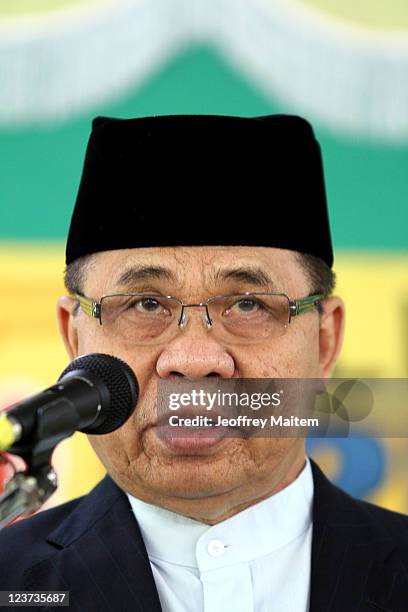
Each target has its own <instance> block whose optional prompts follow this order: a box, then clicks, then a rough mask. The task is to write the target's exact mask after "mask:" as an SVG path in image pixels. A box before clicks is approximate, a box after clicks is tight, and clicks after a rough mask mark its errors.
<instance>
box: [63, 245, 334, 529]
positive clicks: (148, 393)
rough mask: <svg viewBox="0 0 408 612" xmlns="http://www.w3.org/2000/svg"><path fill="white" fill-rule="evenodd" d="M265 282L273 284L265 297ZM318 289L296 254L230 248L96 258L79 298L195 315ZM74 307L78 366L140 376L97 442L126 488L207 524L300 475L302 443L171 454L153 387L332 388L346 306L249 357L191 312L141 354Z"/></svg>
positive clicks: (67, 328) (69, 342)
mask: <svg viewBox="0 0 408 612" xmlns="http://www.w3.org/2000/svg"><path fill="white" fill-rule="evenodd" d="M143 266H146V267H149V268H152V267H156V268H159V267H160V268H166V269H167V270H168V271H169V274H168V275H167V274H158V273H150V274H149V273H144V274H140V268H141V267H143ZM132 269H133V270H134V271H135V272H136V273H134V274H132V273H129V274H126V279H125V281H126V282H124V280H121V281H120V280H119V279H120V277H122V279H123V277H124V272H127V271H130V270H132ZM227 272H228V273H227ZM222 278H223V280H221V279H222ZM216 279H217V280H216ZM261 279H262V285H260V284H259V283H260V282H261ZM265 279H270V281H268V283H269V284H268V286H265ZM313 289H314V288H313V287H311V286H310V284H309V281H308V279H307V276H306V274H305V272H304V271H303V269H302V267H301V265H300V264H299V263H298V262H297V260H296V258H295V254H294V253H293V252H291V251H288V250H284V249H274V248H266V247H265V248H264V247H256V248H253V247H226V246H225V247H166V248H140V249H123V250H117V251H107V252H102V253H97V254H95V255H94V257H93V260H92V263H91V265H90V267H89V269H88V270H87V274H86V279H85V285H84V287H83V291H84V294H85V295H86V296H88V297H92V298H94V299H99V298H100V297H101V296H102V295H104V294H109V293H120V292H140V293H155V294H156V293H159V294H162V295H172V296H175V297H177V298H179V299H180V300H182V301H183V302H184V303H189V304H191V303H198V302H203V301H205V300H206V299H207V298H208V297H210V296H215V295H223V294H232V293H244V292H246V291H254V292H256V291H259V292H261V291H278V292H283V293H286V294H287V295H288V296H289V297H290V298H300V297H304V296H306V295H308V294H309V293H310V291H312V290H313ZM73 306H74V303H73V301H72V300H69V299H68V298H61V300H60V305H59V316H60V326H61V330H62V333H63V336H64V339H65V342H66V346H67V348H68V352H69V354H70V357H71V358H74V357H76V356H78V355H82V354H86V353H95V352H99V353H108V354H112V355H115V356H117V357H120V358H121V359H123V360H124V361H126V362H127V363H128V364H129V365H130V366H131V367H132V369H133V370H134V372H135V374H136V376H137V379H138V382H139V386H140V398H139V402H138V405H137V408H136V410H135V412H134V413H133V415H132V416H131V417H130V418H129V419H128V421H127V422H126V423H125V424H124V425H123V426H122V427H120V428H119V429H118V430H116V431H114V432H112V433H110V434H107V435H104V436H89V439H90V441H91V444H92V446H93V448H94V450H95V452H96V453H97V455H98V456H99V458H100V459H101V461H102V462H103V464H104V465H105V467H106V469H107V471H108V472H109V473H110V475H111V476H112V478H113V479H114V480H115V481H116V482H117V483H118V484H119V486H120V487H121V488H123V489H124V490H126V491H128V492H129V493H131V494H133V495H135V496H136V497H139V498H141V499H144V500H145V501H147V502H150V503H155V504H157V505H161V506H164V507H168V508H170V509H172V510H174V511H178V512H182V513H185V514H188V515H190V516H195V517H196V518H202V519H203V520H204V519H205V520H208V521H209V522H210V521H212V520H214V521H215V520H216V519H217V517H221V516H226V515H227V514H228V511H229V510H230V509H232V508H240V507H245V506H246V505H249V504H250V503H251V501H252V500H256V499H260V498H263V497H265V496H267V495H268V494H270V493H271V492H272V491H273V490H275V489H276V487H279V486H280V485H279V483H282V482H283V479H284V478H285V475H287V474H288V473H289V472H290V469H291V467H292V468H293V466H294V465H297V466H298V471H299V469H301V466H302V465H303V460H304V441H303V440H302V439H301V438H297V439H288V438H286V439H282V438H280V439H277V438H260V437H254V438H247V439H243V438H232V437H227V438H223V439H221V440H220V441H219V442H217V443H216V444H214V445H212V446H209V447H208V448H204V449H200V450H199V451H198V452H197V453H191V452H189V453H188V454H185V453H183V452H181V451H180V452H177V451H175V450H174V449H171V448H168V447H167V445H166V444H165V443H164V442H163V440H161V439H160V437H159V436H158V435H157V434H156V430H155V427H154V425H155V420H156V414H155V413H156V410H155V401H156V392H157V384H158V381H159V380H160V379H169V378H171V377H175V376H182V377H186V378H187V379H194V380H197V379H200V378H204V377H209V376H216V377H221V378H232V377H237V378H275V377H284V378H291V377H296V378H314V377H323V376H328V375H329V373H330V371H331V369H332V367H333V365H334V361H335V359H336V356H337V354H338V352H339V349H340V344H341V337H342V319H343V306H342V304H341V302H340V300H338V298H331V299H329V300H327V302H326V306H325V314H324V315H323V317H322V320H321V321H320V320H319V315H318V313H317V311H316V309H314V310H312V311H310V312H308V313H306V314H303V315H302V316H298V317H294V318H293V319H292V321H291V323H290V325H289V326H288V328H287V330H286V333H285V334H284V335H282V336H280V337H279V338H276V339H268V340H265V341H262V342H259V343H254V344H249V345H248V344H239V343H238V344H234V343H231V344H228V345H227V344H226V343H222V342H220V341H218V340H217V334H216V333H212V331H211V330H210V331H209V330H207V329H206V327H205V326H204V325H203V322H202V312H201V310H202V309H200V308H191V309H188V313H189V322H188V325H187V327H186V328H185V329H178V330H177V331H176V333H175V335H174V336H173V338H172V339H171V340H170V341H168V342H167V343H165V344H164V343H162V344H157V343H156V344H154V345H143V346H138V345H135V344H134V343H132V342H129V341H128V340H127V339H126V338H118V337H113V335H112V334H109V333H107V331H106V328H105V327H104V326H103V325H102V326H101V325H99V322H98V321H97V320H96V319H92V318H90V317H88V316H87V315H85V314H84V313H83V312H82V311H81V310H79V311H75V309H74V307H73Z"/></svg>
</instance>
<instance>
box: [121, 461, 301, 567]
mask: <svg viewBox="0 0 408 612" xmlns="http://www.w3.org/2000/svg"><path fill="white" fill-rule="evenodd" d="M126 494H127V496H128V499H129V502H130V504H131V507H132V509H133V512H134V514H135V517H136V520H137V522H138V524H139V527H140V530H141V532H142V536H143V540H144V543H145V546H146V550H147V553H148V555H149V558H150V559H160V560H162V561H166V562H168V563H173V564H176V565H183V566H187V567H198V566H200V568H201V569H203V567H202V560H203V559H204V558H206V555H203V551H204V550H205V549H206V548H207V547H208V544H209V543H210V542H212V541H214V540H217V541H220V542H222V543H224V545H225V547H226V551H227V554H225V555H222V556H220V557H219V558H218V559H215V561H216V565H217V566H218V567H225V566H226V565H232V564H236V563H242V562H248V561H252V560H254V559H258V558H260V557H263V556H265V555H268V554H270V553H272V552H274V551H275V550H277V549H279V548H281V547H283V546H285V545H286V544H289V542H291V541H293V540H294V539H296V538H297V537H299V536H300V535H301V534H302V533H304V532H305V531H306V529H307V528H308V527H309V526H310V525H311V523H312V502H313V476H312V470H311V466H310V462H309V459H308V458H307V457H306V463H305V466H304V467H303V469H302V471H301V473H300V474H299V475H298V477H297V478H296V479H295V480H294V481H293V482H292V483H290V484H289V485H288V486H287V487H285V488H284V489H282V490H280V491H278V493H275V494H274V495H271V496H270V497H268V498H267V499H264V500H262V501H260V502H258V503H256V504H254V505H253V506H250V507H249V508H246V509H245V510H242V511H241V512H238V513H237V514H235V515H234V516H232V517H230V518H229V519H226V520H225V521H222V522H221V523H218V524H217V525H212V526H210V525H206V524H204V523H201V522H199V521H196V520H194V519H191V518H188V517H186V516H183V515H181V514H176V513H175V512H171V511H170V510H166V509H165V508H161V507H159V506H154V505H152V504H147V503H146V502H144V501H142V500H140V499H138V498H136V497H133V496H132V495H130V494H129V493H126ZM200 561H201V562H200ZM211 568H213V569H214V559H213V560H212V564H211Z"/></svg>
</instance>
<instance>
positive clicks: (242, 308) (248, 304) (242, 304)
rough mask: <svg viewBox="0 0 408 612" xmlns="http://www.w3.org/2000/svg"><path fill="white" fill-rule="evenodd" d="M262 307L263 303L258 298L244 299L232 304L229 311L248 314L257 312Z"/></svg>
mask: <svg viewBox="0 0 408 612" xmlns="http://www.w3.org/2000/svg"><path fill="white" fill-rule="evenodd" d="M260 308H262V304H260V303H259V302H257V301H256V300H251V299H242V300H238V301H237V302H235V304H232V306H230V307H229V308H228V311H230V312H235V313H236V314H246V313H253V312H256V311H257V310H258V309H260Z"/></svg>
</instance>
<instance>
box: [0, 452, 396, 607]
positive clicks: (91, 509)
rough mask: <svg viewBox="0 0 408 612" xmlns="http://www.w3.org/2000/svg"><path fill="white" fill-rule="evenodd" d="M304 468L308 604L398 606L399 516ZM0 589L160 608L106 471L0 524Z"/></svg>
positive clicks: (137, 538) (134, 531)
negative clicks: (308, 498)
mask: <svg viewBox="0 0 408 612" xmlns="http://www.w3.org/2000/svg"><path fill="white" fill-rule="evenodd" d="M312 471H313V480H314V487H315V495H314V505H313V540H312V569H311V571H312V573H311V602H310V612H357V611H359V612H378V611H383V612H408V517H407V516H405V515H402V514H397V513H395V512H390V511H387V510H384V509H383V508H379V507H378V506H374V505H372V504H369V503H366V502H362V501H358V500H356V499H354V498H352V497H350V496H349V495H347V494H346V493H345V492H344V491H342V490H341V489H339V488H337V487H336V486H334V485H333V484H332V483H331V482H330V481H329V480H327V478H326V477H325V476H324V474H323V473H322V472H321V470H320V469H319V467H318V466H317V465H316V464H315V463H314V462H313V461H312ZM0 590H47V591H49V590H65V591H67V590H69V591H70V597H71V605H70V608H69V610H70V611H71V612H74V611H75V612H94V611H95V612H160V611H161V607H160V602H159V598H158V595H157V591H156V587H155V583H154V580H153V576H152V572H151V568H150V564H149V560H148V557H147V554H146V549H145V546H144V543H143V540H142V537H141V534H140V531H139V528H138V525H137V522H136V521H135V519H134V515H133V512H132V510H131V507H130V505H129V502H128V499H127V497H126V495H125V494H124V493H123V492H122V491H121V489H119V487H118V486H117V485H116V484H115V483H114V482H113V480H112V479H111V478H110V477H109V476H108V475H107V476H106V477H105V478H104V479H103V480H102V481H101V482H100V483H99V484H98V485H97V486H96V487H95V488H94V489H93V490H92V491H91V492H90V493H89V494H88V495H86V496H83V497H80V498H78V499H75V500H73V501H70V502H67V503H65V504H62V505H60V506H57V507H56V508H51V509H49V510H45V511H43V512H40V513H39V514H37V515H35V516H33V517H31V518H28V519H25V520H24V521H21V522H19V523H16V524H15V525H12V526H10V527H7V528H5V529H3V530H2V531H1V532H0ZM186 597H188V593H186ZM1 609H2V610H3V609H4V610H6V609H10V610H11V608H1ZM13 609H14V608H13ZM24 609H25V610H27V609H29V610H37V611H38V610H39V609H44V610H54V609H55V610H61V608H53V607H46V608H39V607H36V608H34V607H30V608H24ZM62 609H63V608H62ZM272 609H273V607H272V602H271V610H272ZM191 612H194V610H191Z"/></svg>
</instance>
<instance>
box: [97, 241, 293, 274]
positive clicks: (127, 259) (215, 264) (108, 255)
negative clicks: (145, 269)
mask: <svg viewBox="0 0 408 612" xmlns="http://www.w3.org/2000/svg"><path fill="white" fill-rule="evenodd" d="M93 260H94V269H95V271H96V270H103V269H105V268H106V267H109V268H113V269H114V270H115V271H116V273H117V274H119V275H120V274H122V272H123V271H125V270H126V269H130V268H132V267H135V266H138V265H140V266H141V265H152V266H154V265H157V266H158V267H163V268H167V269H169V270H173V271H174V272H175V273H181V272H183V271H184V272H185V273H186V274H188V273H189V271H190V270H191V266H192V265H194V266H195V267H198V268H202V269H204V270H207V271H208V272H211V271H212V272H213V271H216V270H217V269H218V268H220V267H226V266H230V265H232V264H234V265H236V266H239V265H249V266H265V267H266V268H267V269H271V270H277V271H278V270H279V269H280V268H282V267H291V266H295V265H296V257H295V253H294V252H293V251H289V250H287V249H277V248H272V247H252V246H251V247H248V246H204V247H203V246H188V247H182V246H177V247H148V248H135V249H118V250H112V251H103V252H100V253H95V254H94V256H93Z"/></svg>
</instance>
